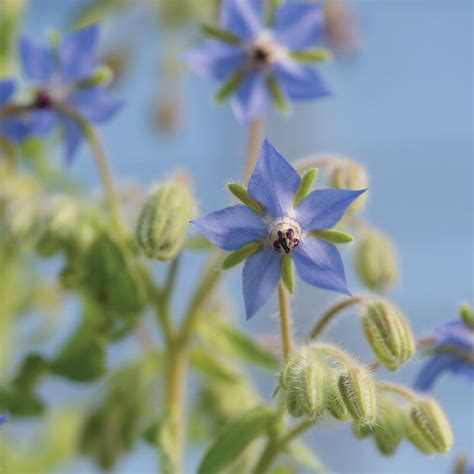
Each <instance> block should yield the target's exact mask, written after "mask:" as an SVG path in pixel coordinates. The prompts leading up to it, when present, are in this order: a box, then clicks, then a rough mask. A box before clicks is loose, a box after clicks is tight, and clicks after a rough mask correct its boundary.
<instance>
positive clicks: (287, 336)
mask: <svg viewBox="0 0 474 474" xmlns="http://www.w3.org/2000/svg"><path fill="white" fill-rule="evenodd" d="M278 304H279V306H280V323H281V338H282V343H283V358H284V359H285V360H288V359H289V358H290V356H291V352H292V350H293V347H292V346H293V340H292V335H291V321H290V319H291V316H290V309H289V307H288V294H287V292H286V289H285V285H284V284H283V283H282V282H281V281H280V283H278Z"/></svg>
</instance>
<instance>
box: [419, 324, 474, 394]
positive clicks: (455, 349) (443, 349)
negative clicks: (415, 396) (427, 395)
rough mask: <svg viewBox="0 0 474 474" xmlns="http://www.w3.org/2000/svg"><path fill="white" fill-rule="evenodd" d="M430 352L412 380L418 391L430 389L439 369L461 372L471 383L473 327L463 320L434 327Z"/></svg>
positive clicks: (438, 373)
mask: <svg viewBox="0 0 474 474" xmlns="http://www.w3.org/2000/svg"><path fill="white" fill-rule="evenodd" d="M430 354H432V355H431V357H430V358H429V360H428V361H427V362H426V364H425V365H424V366H423V367H422V369H421V371H420V373H419V374H418V378H417V379H416V382H415V387H416V388H417V389H418V390H428V389H430V388H431V387H432V386H433V383H434V382H435V380H436V379H437V378H438V376H440V375H441V374H442V373H443V372H452V373H454V374H458V375H462V376H464V377H467V378H468V379H469V380H470V381H471V382H474V330H473V329H472V328H471V327H469V326H468V325H467V324H466V323H465V322H464V321H462V320H460V321H450V322H449V323H446V324H443V325H442V326H440V327H438V328H437V329H436V331H435V335H434V344H433V347H432V349H431V350H430Z"/></svg>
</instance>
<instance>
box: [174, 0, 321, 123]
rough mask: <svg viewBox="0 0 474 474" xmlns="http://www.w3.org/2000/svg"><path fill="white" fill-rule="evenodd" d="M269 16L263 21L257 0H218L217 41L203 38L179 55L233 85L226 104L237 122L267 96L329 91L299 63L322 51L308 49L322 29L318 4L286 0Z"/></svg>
mask: <svg viewBox="0 0 474 474" xmlns="http://www.w3.org/2000/svg"><path fill="white" fill-rule="evenodd" d="M268 3H269V4H271V2H268ZM272 17H273V18H272V22H271V23H272V24H271V25H268V22H266V15H265V11H264V2H263V1H261V0H223V2H222V10H221V21H220V25H221V27H222V28H223V30H221V32H222V33H221V35H220V37H219V39H220V41H219V40H209V41H207V42H205V43H203V44H202V45H200V46H199V47H197V48H195V49H193V50H190V51H188V52H187V53H185V54H184V56H183V60H184V61H185V62H186V63H187V64H188V65H189V66H190V67H191V68H192V69H193V70H194V71H195V72H196V73H198V74H200V75H202V76H206V77H210V78H212V79H217V80H219V81H225V83H226V85H225V86H224V87H223V89H222V90H225V89H226V88H227V89H228V90H231V91H232V92H234V91H235V93H234V94H233V99H232V106H233V110H234V113H235V115H236V117H237V119H238V120H239V121H240V122H243V123H247V122H250V121H252V120H253V119H255V118H257V117H259V116H260V115H261V114H262V113H263V112H264V110H265V108H266V107H267V105H268V103H269V101H270V99H271V98H273V99H274V100H275V101H276V103H277V104H278V103H280V102H281V101H283V102H286V99H291V100H306V99H315V98H318V97H322V96H326V95H328V94H329V91H328V89H327V87H326V85H325V84H324V82H323V80H322V79H321V77H320V76H319V74H318V73H317V72H316V71H315V70H314V69H313V68H312V67H311V66H308V65H307V64H303V62H306V61H314V60H316V61H317V60H323V59H325V58H326V57H327V54H326V53H325V52H324V51H321V50H319V51H310V50H308V48H312V47H314V45H315V43H316V42H317V40H318V39H319V37H320V35H321V32H322V26H323V13H322V11H321V5H319V4H317V3H305V2H288V3H285V4H284V5H282V6H281V7H279V8H277V9H276V11H275V12H274V14H273V15H272ZM215 36H219V35H215Z"/></svg>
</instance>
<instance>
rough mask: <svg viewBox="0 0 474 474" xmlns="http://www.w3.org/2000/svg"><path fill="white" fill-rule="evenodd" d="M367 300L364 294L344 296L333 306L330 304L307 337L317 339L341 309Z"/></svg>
mask: <svg viewBox="0 0 474 474" xmlns="http://www.w3.org/2000/svg"><path fill="white" fill-rule="evenodd" d="M365 301H367V297H365V296H351V297H349V298H346V299H344V300H342V301H339V303H336V304H335V305H334V306H331V307H330V308H329V309H328V310H327V311H326V312H325V313H323V315H322V316H321V318H320V319H319V321H318V322H317V323H316V325H315V326H314V327H313V329H312V330H311V332H310V334H309V339H310V340H313V339H317V338H318V337H319V336H320V334H321V333H322V332H323V331H324V329H325V328H326V326H327V325H328V324H329V323H330V322H331V321H332V320H333V318H334V317H335V316H337V315H338V314H339V313H340V312H341V311H343V310H345V309H346V308H349V307H350V306H353V305H355V304H359V303H364V302H365Z"/></svg>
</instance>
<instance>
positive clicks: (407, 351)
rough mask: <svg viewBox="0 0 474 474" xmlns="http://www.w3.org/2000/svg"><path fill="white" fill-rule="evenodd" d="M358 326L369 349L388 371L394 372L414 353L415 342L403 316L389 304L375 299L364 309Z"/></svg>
mask: <svg viewBox="0 0 474 474" xmlns="http://www.w3.org/2000/svg"><path fill="white" fill-rule="evenodd" d="M362 326H363V328H364V332H365V335H366V337H367V340H368V341H369V344H370V346H371V347H372V350H373V351H374V353H375V355H376V356H377V358H378V360H379V361H380V363H381V364H382V365H383V366H384V367H385V368H386V369H388V370H397V369H398V368H399V367H400V365H402V364H403V363H404V362H406V361H407V360H408V359H410V358H411V357H412V356H413V354H414V351H415V339H414V337H413V334H412V332H411V329H410V326H409V324H408V322H407V321H406V319H405V317H404V316H403V314H402V313H401V312H400V311H399V310H398V308H397V307H395V306H394V305H393V304H391V303H389V302H388V301H384V300H377V301H374V302H371V303H369V304H368V305H367V306H366V310H365V314H364V315H363V316H362Z"/></svg>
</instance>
